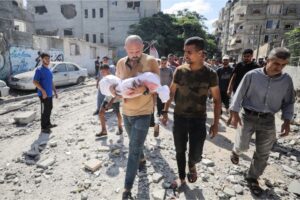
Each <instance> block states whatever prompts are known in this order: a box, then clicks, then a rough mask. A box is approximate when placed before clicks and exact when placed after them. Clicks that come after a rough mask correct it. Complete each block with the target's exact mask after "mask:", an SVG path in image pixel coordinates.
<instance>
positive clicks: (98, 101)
mask: <svg viewBox="0 0 300 200" xmlns="http://www.w3.org/2000/svg"><path fill="white" fill-rule="evenodd" d="M104 98H105V95H103V94H102V93H101V92H100V90H99V89H98V93H97V110H98V112H99V111H100V108H101V105H102V102H103V100H104Z"/></svg>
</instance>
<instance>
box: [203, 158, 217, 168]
mask: <svg viewBox="0 0 300 200" xmlns="http://www.w3.org/2000/svg"><path fill="white" fill-rule="evenodd" d="M201 162H202V164H203V165H205V166H207V167H213V166H215V163H214V162H213V161H211V160H209V159H202V161H201Z"/></svg>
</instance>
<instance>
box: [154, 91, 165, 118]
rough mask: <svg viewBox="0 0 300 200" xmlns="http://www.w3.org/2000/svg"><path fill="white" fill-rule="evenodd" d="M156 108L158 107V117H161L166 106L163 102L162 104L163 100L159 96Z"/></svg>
mask: <svg viewBox="0 0 300 200" xmlns="http://www.w3.org/2000/svg"><path fill="white" fill-rule="evenodd" d="M156 107H157V115H158V116H159V117H160V116H161V111H162V110H163V109H164V107H165V104H164V103H163V102H161V100H160V98H159V97H158V96H157V100H156Z"/></svg>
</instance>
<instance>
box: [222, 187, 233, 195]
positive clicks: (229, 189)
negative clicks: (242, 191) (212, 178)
mask: <svg viewBox="0 0 300 200" xmlns="http://www.w3.org/2000/svg"><path fill="white" fill-rule="evenodd" d="M223 192H224V193H225V194H226V196H228V197H234V196H235V191H234V190H233V189H231V188H229V187H225V188H224V190H223Z"/></svg>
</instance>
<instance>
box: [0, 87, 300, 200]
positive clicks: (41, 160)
mask: <svg viewBox="0 0 300 200" xmlns="http://www.w3.org/2000/svg"><path fill="white" fill-rule="evenodd" d="M90 83H92V82H91V81H90V82H89V81H88V82H87V83H86V85H85V86H81V87H78V86H77V87H75V86H74V90H72V89H69V90H65V91H63V92H61V93H59V98H58V99H55V100H54V109H53V114H52V121H54V122H55V123H56V124H58V126H57V127H56V128H53V131H52V133H51V134H40V120H39V118H40V103H39V99H38V98H37V97H33V98H30V99H26V100H22V101H16V102H11V103H4V104H2V105H1V107H0V108H1V113H2V114H1V115H0V124H1V126H0V146H1V148H0V160H1V161H0V196H1V199H22V200H23V199H108V200H110V199H120V198H121V194H122V191H123V185H124V175H125V168H126V162H127V156H128V137H127V134H126V132H124V133H123V135H121V136H117V135H116V131H117V119H116V117H115V115H114V114H113V113H112V112H111V111H109V112H107V113H106V116H107V118H108V120H107V121H108V132H109V133H108V137H107V138H102V139H96V138H95V134H96V133H97V132H99V131H100V125H99V121H98V117H97V116H93V115H92V113H93V111H94V110H95V105H96V88H95V86H94V85H93V84H90ZM75 88H77V89H75ZM7 109H12V110H14V111H11V112H5V111H7ZM208 111H209V117H208V123H209V122H210V121H211V116H212V112H211V111H212V109H211V104H210V103H208ZM32 112H33V113H32ZM3 113H5V114H3ZM20 115H27V119H24V118H23V119H19V120H21V121H22V120H23V122H24V121H25V122H26V121H30V122H29V123H28V124H26V125H20V124H17V123H16V122H15V120H14V118H18V117H20ZM278 116H279V115H278ZM21 117H22V116H21ZM23 117H24V116H23ZM226 119H227V117H226V116H224V115H223V120H220V121H221V124H220V126H219V135H218V136H217V137H216V138H214V139H212V140H211V139H209V137H207V141H206V143H205V146H204V155H205V158H204V159H203V160H202V162H201V163H200V164H198V165H197V168H198V174H199V178H198V180H197V182H196V183H194V184H188V185H187V186H185V187H183V188H181V190H180V191H179V194H177V195H179V199H254V198H255V197H253V196H251V193H250V191H249V189H248V188H247V187H245V184H246V182H245V181H244V178H243V175H244V172H245V170H246V169H247V168H248V167H249V165H250V158H251V156H252V154H253V147H254V144H252V145H251V150H250V151H248V152H247V154H245V155H244V156H242V159H241V162H240V164H239V165H238V166H234V165H232V163H231V162H230V159H229V156H230V151H231V149H232V145H233V143H232V142H233V141H234V140H233V139H234V135H235V130H234V129H232V128H229V127H227V126H226V125H225V122H226ZM17 120H18V119H17ZM277 122H278V124H277V130H279V128H280V125H281V124H280V123H281V122H280V120H279V119H278V120H277ZM207 127H208V124H207ZM299 128H300V126H297V125H293V126H292V132H291V133H290V135H289V136H288V137H285V138H279V139H278V141H277V144H276V145H275V146H274V148H273V151H272V153H271V156H270V158H269V165H268V167H267V169H266V172H265V173H264V174H263V176H262V177H261V179H260V183H261V185H262V186H263V188H264V189H265V190H266V193H265V195H264V196H263V198H267V199H297V196H296V194H298V195H299V193H300V185H299V178H300V173H299V171H300V164H299V161H300V160H299V159H300V152H299V149H300V135H299ZM171 129H172V120H170V123H169V124H168V126H167V127H163V126H161V128H160V135H159V137H158V138H154V136H153V128H150V131H149V133H148V136H147V141H146V143H145V152H146V158H147V164H146V166H147V168H146V170H145V171H142V172H139V173H138V176H137V178H136V181H135V184H134V187H133V194H137V198H138V199H170V198H171V197H172V196H174V193H173V191H172V190H171V189H166V188H168V187H169V184H170V182H171V181H172V180H173V179H174V178H175V177H176V176H177V174H176V172H177V166H176V160H175V150H174V144H173V136H172V132H171ZM298 197H299V196H298Z"/></svg>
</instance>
